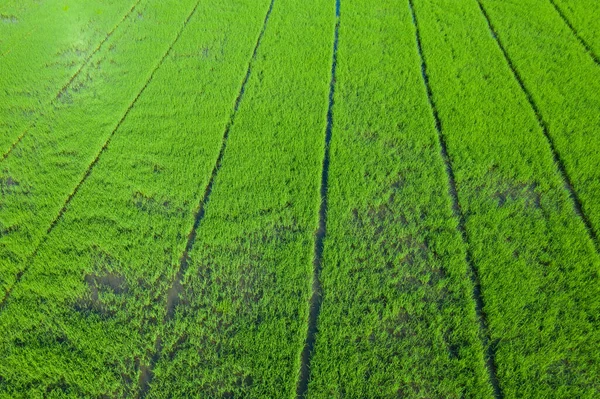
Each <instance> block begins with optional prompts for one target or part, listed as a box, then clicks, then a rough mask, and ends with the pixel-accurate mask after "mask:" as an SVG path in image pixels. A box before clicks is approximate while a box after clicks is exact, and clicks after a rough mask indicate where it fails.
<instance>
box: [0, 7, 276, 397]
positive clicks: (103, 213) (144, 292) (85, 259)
mask: <svg viewBox="0 0 600 399" xmlns="http://www.w3.org/2000/svg"><path fill="white" fill-rule="evenodd" d="M163 4H164V5H163ZM194 6H196V7H197V8H193V7H194ZM267 6H268V3H267V2H266V1H264V2H261V3H260V4H258V3H256V2H251V1H245V2H233V1H231V2H229V1H228V2H223V3H220V4H219V5H215V4H213V3H199V2H196V3H195V5H194V4H192V2H188V3H186V6H185V7H184V5H183V4H181V3H180V2H177V4H175V3H172V2H168V1H167V2H161V4H160V5H158V4H155V5H153V11H152V12H151V13H150V15H148V14H145V18H144V20H143V21H145V20H147V21H148V23H149V24H150V25H153V26H155V27H156V29H158V32H157V31H153V27H152V26H147V27H144V31H143V34H144V37H152V34H155V35H156V36H154V37H155V40H157V41H156V42H155V43H154V47H157V49H156V50H155V51H156V53H159V52H162V53H164V52H165V50H166V49H165V48H164V47H163V46H161V45H160V44H161V41H162V40H163V38H162V37H161V36H162V35H164V36H171V37H170V40H171V41H173V39H174V38H173V36H175V33H177V32H173V33H171V34H168V33H167V32H168V31H167V32H164V29H165V27H164V26H163V27H162V28H160V25H159V24H158V23H157V22H158V21H157V19H160V21H161V23H162V24H167V26H173V27H174V29H177V30H180V31H181V32H182V33H181V36H180V37H179V39H178V40H177V42H176V43H175V45H174V46H173V48H172V50H171V51H170V52H169V53H168V55H167V56H166V58H165V59H164V62H162V64H161V65H160V68H158V69H157V70H156V71H155V72H154V74H153V77H152V79H151V80H150V82H149V83H148V84H147V86H146V89H145V90H144V92H143V94H142V95H141V96H140V97H139V99H138V100H137V102H136V103H135V106H134V107H133V108H131V110H130V111H129V113H128V115H127V117H126V118H125V119H124V120H123V122H122V123H121V124H120V126H119V128H118V130H117V131H116V132H115V133H114V135H113V137H112V140H111V141H110V144H109V145H108V146H107V147H106V149H105V151H104V152H103V153H102V155H101V156H100V158H99V159H98V161H97V163H96V164H95V167H94V168H93V170H92V171H91V173H90V174H89V176H88V178H87V179H86V181H85V182H84V183H83V184H82V185H81V186H80V188H79V190H78V191H77V194H76V195H75V196H74V197H73V199H72V201H71V203H70V204H69V206H68V208H67V209H66V211H65V212H64V215H63V217H62V218H61V219H60V220H59V221H58V222H57V224H56V227H55V228H54V229H53V231H52V232H51V233H50V234H49V236H48V239H47V240H45V242H44V244H43V245H42V246H41V247H40V249H39V250H38V251H37V255H36V257H35V258H34V259H33V260H32V262H31V265H30V267H29V270H28V272H27V273H26V274H24V275H23V279H22V281H21V282H20V284H18V285H17V286H16V287H15V289H14V290H13V292H12V294H11V296H10V297H9V298H8V301H7V303H6V306H5V307H4V309H3V310H2V313H1V314H0V325H1V326H2V327H1V329H2V331H7V332H9V333H8V334H6V335H3V337H2V342H1V343H0V348H2V349H1V350H2V358H3V362H2V364H1V365H0V375H2V380H1V381H0V394H1V395H5V396H18V395H23V394H25V395H29V396H35V395H37V394H40V393H41V392H46V393H47V394H49V395H63V396H69V397H89V396H91V397H98V396H101V395H110V396H128V397H134V396H137V393H138V392H140V387H141V385H143V384H144V383H145V381H144V375H145V373H144V372H143V371H144V370H145V369H147V368H148V366H149V365H150V364H151V359H150V357H151V355H152V353H153V351H154V343H155V342H156V339H157V337H158V336H160V335H161V334H162V335H163V336H166V335H165V329H164V326H163V325H162V320H164V319H165V311H166V303H167V291H168V289H169V287H170V284H171V282H172V281H174V279H175V276H176V273H177V270H178V268H179V261H180V258H181V256H182V253H183V251H184V248H185V246H186V241H187V232H189V231H191V229H192V226H193V223H194V211H195V209H196V208H197V205H198V201H199V199H200V198H201V196H202V193H203V192H204V191H205V186H206V184H207V182H208V179H209V177H210V174H211V170H212V168H213V166H214V162H215V159H216V157H217V154H218V153H219V149H220V147H221V143H222V136H223V129H224V127H225V125H226V123H227V122H228V120H229V118H230V113H231V109H232V106H233V102H234V100H235V98H236V96H237V95H238V92H239V89H240V87H239V86H240V81H241V78H242V77H243V76H244V72H245V71H246V69H247V63H248V60H249V58H250V57H251V55H252V47H253V45H254V44H255V43H254V42H255V38H256V36H257V34H258V32H259V30H260V26H261V24H262V21H263V18H264V13H265V12H266V9H267ZM163 7H164V8H163ZM192 9H194V10H195V11H194V12H193V14H190V13H191V12H192ZM186 13H187V14H186ZM188 15H189V20H188V23H187V26H182V23H183V21H184V20H186V17H187V16H188ZM155 18H156V19H155ZM161 31H162V32H164V33H163V34H162V35H161V34H160V32H161ZM134 32H136V30H133V31H131V30H127V31H126V32H125V36H122V35H117V34H115V37H116V38H118V39H120V40H119V41H117V42H116V49H115V54H116V53H117V52H118V51H119V49H123V50H125V49H126V47H125V46H128V45H129V44H128V43H130V42H131V43H138V41H136V40H135V36H134ZM140 34H142V32H141V31H140ZM146 35H148V36H146ZM165 39H167V38H165ZM167 40H168V39H167ZM141 43H143V41H141ZM167 46H168V43H167ZM124 47H125V48H124ZM161 47H162V48H161ZM138 50H139V51H141V50H144V52H146V53H150V54H147V55H146V56H150V55H151V54H153V53H152V52H151V49H149V48H139V49H138ZM127 53H128V54H134V53H135V52H134V51H133V49H131V50H129V51H127ZM160 55H162V54H160ZM137 56H138V57H140V56H141V55H140V54H138V55H137ZM139 61H140V63H141V65H140V66H139V67H140V68H141V67H142V65H144V64H145V65H146V66H148V63H143V62H141V61H143V60H139ZM130 62H132V63H135V62H136V60H130ZM116 65H119V64H116ZM116 71H119V70H118V69H115V72H116ZM121 72H122V71H121ZM112 78H113V79H115V80H117V78H118V76H114V77H112ZM119 83H121V82H119ZM124 87H125V88H126V87H127V86H126V85H125V86H124ZM112 93H113V94H115V90H114V88H113V89H112ZM117 98H118V96H117ZM80 100H81V101H83V102H84V103H88V102H89V99H88V98H85V99H80ZM84 100H88V101H84ZM105 100H106V98H105ZM92 105H93V104H92ZM80 116H81V115H80ZM32 137H34V136H32ZM88 139H89V137H88ZM76 144H79V145H80V146H83V144H82V143H81V142H74V143H73V145H76ZM181 160H186V162H181ZM49 264H50V265H52V267H51V268H48V267H47V265H49ZM167 331H169V330H167ZM165 340H166V338H165ZM187 374H188V375H190V374H189V373H187Z"/></svg>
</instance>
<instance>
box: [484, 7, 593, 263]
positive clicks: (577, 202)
mask: <svg viewBox="0 0 600 399" xmlns="http://www.w3.org/2000/svg"><path fill="white" fill-rule="evenodd" d="M476 1H477V4H478V5H479V9H480V10H481V14H482V15H483V16H484V18H485V20H486V22H487V25H488V28H489V30H490V33H491V35H492V37H493V38H494V40H495V41H496V44H497V45H498V48H499V49H500V51H502V54H503V55H504V59H505V60H506V63H507V64H508V67H509V68H510V70H511V72H512V75H513V77H514V78H515V80H516V81H517V83H519V86H520V87H521V90H522V91H523V93H525V96H526V97H527V101H528V102H529V105H530V106H531V108H532V109H533V112H534V113H535V116H536V118H537V122H538V125H539V126H540V127H541V128H542V131H543V133H544V137H546V141H547V142H548V146H549V147H550V151H551V153H552V158H553V160H554V163H555V164H556V167H557V169H558V171H559V173H560V175H561V178H562V180H563V184H564V187H565V189H566V190H567V192H568V193H569V197H571V200H572V202H573V208H574V209H575V213H576V214H577V216H579V218H580V219H581V221H582V222H583V224H584V226H585V228H586V229H587V232H588V235H589V237H590V238H591V239H592V242H593V244H594V246H595V248H596V252H597V253H598V254H600V241H599V240H598V236H597V235H596V232H595V231H594V228H593V227H592V223H591V221H590V219H589V218H588V217H587V215H586V214H585V212H584V211H583V205H582V203H581V199H580V198H579V196H578V195H577V192H576V191H575V189H574V188H573V183H572V181H571V178H570V177H569V174H568V173H567V169H566V167H565V164H564V162H563V160H562V159H561V157H560V155H559V152H558V151H557V149H556V145H555V143H554V140H553V139H552V136H551V135H550V130H549V128H548V124H547V123H546V121H545V120H544V118H543V117H542V113H541V112H540V109H539V108H538V106H537V104H536V103H535V101H534V100H533V96H532V95H531V92H530V91H529V90H528V89H527V87H526V86H525V83H524V81H523V78H522V77H521V74H520V73H519V71H518V70H517V68H516V67H515V65H514V64H513V62H512V59H511V58H510V56H509V55H508V52H507V51H506V48H505V47H504V45H503V44H502V41H501V40H500V37H498V34H497V31H496V28H495V27H494V25H493V24H492V21H491V19H490V16H489V14H488V12H487V11H486V9H485V7H484V6H483V3H482V2H481V0H476Z"/></svg>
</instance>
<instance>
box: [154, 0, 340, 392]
mask: <svg viewBox="0 0 600 399" xmlns="http://www.w3.org/2000/svg"><path fill="white" fill-rule="evenodd" d="M334 24H335V21H334V6H333V3H331V2H330V1H326V0H323V1H321V0H320V1H317V2H312V3H310V4H309V3H305V2H298V1H295V0H275V4H274V8H273V12H272V15H271V17H270V19H269V22H268V25H267V27H266V31H265V36H264V38H263V40H262V42H261V46H260V48H259V49H258V53H257V59H256V62H255V63H254V64H253V67H252V75H251V76H250V79H249V82H248V85H247V87H246V92H245V95H244V99H243V101H242V103H241V106H240V108H239V111H238V113H237V115H236V118H235V123H234V125H233V127H232V130H231V133H230V137H229V140H228V143H227V149H226V152H225V157H224V159H223V164H222V167H221V169H220V170H219V173H218V175H217V178H216V181H215V185H214V189H213V192H212V195H211V197H210V200H209V202H208V204H207V207H206V217H205V218H204V220H202V222H201V223H200V226H199V230H198V236H197V237H196V240H195V243H194V247H193V249H192V251H191V253H190V256H191V261H190V265H189V268H188V270H187V273H186V274H185V276H184V282H183V294H182V299H181V302H182V304H185V305H184V306H180V307H179V308H178V309H177V313H176V316H175V318H174V320H173V322H172V323H169V324H168V325H167V326H166V329H165V330H166V331H167V332H169V333H167V334H166V335H165V345H164V351H163V353H164V356H163V357H162V358H161V360H160V361H159V363H158V365H157V367H156V383H155V385H156V388H155V390H154V391H151V395H150V397H156V398H161V397H165V396H168V395H170V394H172V395H173V396H175V397H189V396H193V395H198V396H200V397H248V398H265V397H266V398H271V397H292V396H293V395H294V393H295V392H296V383H297V378H298V377H297V376H298V371H299V369H300V352H301V350H302V347H303V345H304V339H305V336H306V320H307V318H308V299H309V297H310V295H311V291H310V287H311V285H310V283H311V281H310V278H311V275H312V254H313V240H314V239H313V232H314V231H315V229H316V228H317V220H318V219H317V217H318V215H317V210H318V207H319V181H320V174H321V162H322V157H323V143H324V140H325V138H324V137H325V122H326V113H327V94H328V88H329V80H330V65H329V63H330V60H331V52H332V41H333V29H334ZM239 193H243V195H239ZM215 348H217V350H214V349H215ZM188 370H194V371H193V372H192V373H190V372H188Z"/></svg>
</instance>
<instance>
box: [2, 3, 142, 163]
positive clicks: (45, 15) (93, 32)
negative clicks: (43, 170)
mask: <svg viewBox="0 0 600 399" xmlns="http://www.w3.org/2000/svg"><path fill="white" fill-rule="evenodd" d="M139 1H140V0H137V1H135V2H134V1H131V2H119V1H114V0H113V1H108V2H105V3H103V4H102V5H101V6H96V7H93V6H91V5H90V4H87V3H81V4H78V3H76V4H72V6H65V5H64V2H59V1H53V0H48V1H46V2H44V3H42V4H38V5H37V6H36V7H35V8H32V9H28V12H26V13H25V12H23V17H26V18H24V19H18V20H15V23H14V24H12V25H13V26H14V32H13V34H12V35H11V36H10V37H9V39H7V40H6V42H5V43H3V44H2V48H1V49H0V53H2V54H3V57H2V58H1V59H2V71H3V73H2V74H0V87H2V91H1V92H0V121H1V122H0V154H1V156H2V158H0V160H1V159H4V158H6V156H7V155H8V153H9V152H10V150H11V149H12V147H13V146H14V145H15V144H16V143H17V142H18V141H19V139H20V137H22V136H23V135H24V134H25V132H26V131H27V130H29V129H31V125H32V124H34V123H35V121H36V120H37V118H39V117H40V114H43V113H46V112H48V110H49V108H51V107H52V101H56V97H57V95H58V94H60V92H61V88H64V87H65V86H67V85H68V84H70V83H71V82H72V80H73V79H74V77H76V76H77V75H78V74H79V73H80V72H81V70H82V68H84V67H85V66H86V65H87V64H88V63H89V61H90V59H91V57H93V56H94V54H95V53H96V52H97V51H98V49H99V47H100V46H101V45H102V44H103V43H104V42H105V41H106V40H107V39H108V37H110V36H111V35H112V33H113V32H114V30H115V29H117V28H118V27H119V25H120V24H121V23H122V22H123V20H124V19H125V18H127V17H128V16H130V15H131V13H132V12H133V9H134V8H135V5H136V4H137V3H139ZM23 3H25V4H30V5H31V3H33V2H23ZM26 9H27V8H26ZM0 12H3V11H0ZM6 12H10V11H6ZM15 18H17V17H15ZM0 26H2V23H1V22H0Z"/></svg>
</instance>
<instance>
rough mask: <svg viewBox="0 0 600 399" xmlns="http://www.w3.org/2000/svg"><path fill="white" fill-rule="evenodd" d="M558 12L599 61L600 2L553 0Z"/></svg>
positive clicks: (589, 0)
mask: <svg viewBox="0 0 600 399" xmlns="http://www.w3.org/2000/svg"><path fill="white" fill-rule="evenodd" d="M553 2H554V4H555V5H556V8H557V10H558V12H559V13H561V14H563V16H564V17H565V19H566V20H567V22H568V24H570V25H571V27H572V28H573V29H574V30H575V32H576V34H577V35H579V37H580V38H581V39H582V40H583V42H584V44H585V46H587V47H589V49H590V50H591V53H592V55H593V57H595V58H596V60H597V61H596V62H598V63H600V58H599V57H600V26H599V25H598V15H600V3H598V2H597V1H594V0H553Z"/></svg>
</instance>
